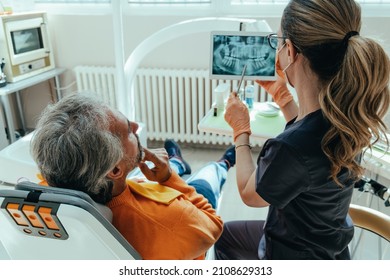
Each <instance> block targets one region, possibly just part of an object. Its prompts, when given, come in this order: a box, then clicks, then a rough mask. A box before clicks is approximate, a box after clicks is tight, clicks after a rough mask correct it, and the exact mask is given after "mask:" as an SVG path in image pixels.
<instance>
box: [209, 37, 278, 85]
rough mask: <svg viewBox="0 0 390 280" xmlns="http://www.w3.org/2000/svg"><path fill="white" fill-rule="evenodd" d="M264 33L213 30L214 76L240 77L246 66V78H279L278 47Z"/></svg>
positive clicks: (211, 68) (214, 77)
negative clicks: (276, 67) (277, 70)
mask: <svg viewBox="0 0 390 280" xmlns="http://www.w3.org/2000/svg"><path fill="white" fill-rule="evenodd" d="M268 34H269V33H263V32H244V31H232V32H228V31H213V32H211V38H210V42H211V48H210V78H211V79H226V80H239V79H240V78H241V75H242V71H243V69H244V66H245V65H246V69H245V78H244V79H246V80H264V81H272V80H276V71H275V57H276V50H275V49H273V48H272V47H271V46H270V45H269V44H268V38H267V35H268Z"/></svg>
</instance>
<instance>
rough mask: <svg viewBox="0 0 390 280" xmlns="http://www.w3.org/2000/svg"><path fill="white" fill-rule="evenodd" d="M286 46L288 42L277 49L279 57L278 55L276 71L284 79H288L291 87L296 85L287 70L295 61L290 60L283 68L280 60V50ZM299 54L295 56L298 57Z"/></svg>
mask: <svg viewBox="0 0 390 280" xmlns="http://www.w3.org/2000/svg"><path fill="white" fill-rule="evenodd" d="M285 46H286V43H284V44H283V46H282V47H281V48H280V49H279V50H278V51H277V57H276V72H277V73H278V75H279V76H280V77H281V78H283V79H284V80H286V82H287V84H289V85H290V86H291V87H294V86H293V85H292V84H291V83H290V81H289V79H288V77H287V73H286V70H287V69H288V68H289V67H290V66H291V65H292V64H293V63H294V61H295V59H294V61H292V62H290V63H289V64H288V65H287V66H286V67H285V68H284V69H281V67H280V62H279V52H280V51H281V50H282V49H283V48H284V47H285ZM297 55H298V54H296V56H295V58H296V57H297Z"/></svg>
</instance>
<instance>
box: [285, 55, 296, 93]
mask: <svg viewBox="0 0 390 280" xmlns="http://www.w3.org/2000/svg"><path fill="white" fill-rule="evenodd" d="M297 55H298V54H297ZM293 63H294V61H292V62H290V63H289V64H288V65H287V66H286V68H284V69H283V70H282V72H283V74H284V77H285V79H286V82H287V84H289V85H290V86H291V87H294V85H292V84H291V83H290V81H289V79H288V77H287V73H286V70H287V69H288V67H290V66H291V65H292V64H293Z"/></svg>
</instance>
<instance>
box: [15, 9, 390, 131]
mask: <svg viewBox="0 0 390 280" xmlns="http://www.w3.org/2000/svg"><path fill="white" fill-rule="evenodd" d="M48 19H49V24H50V33H51V39H52V44H53V47H54V52H55V57H56V65H57V66H58V67H65V68H67V69H68V70H69V71H67V72H66V73H65V74H64V75H62V77H61V83H62V84H61V85H62V87H66V86H70V85H71V84H72V82H74V76H73V73H72V69H73V68H74V67H75V66H77V65H82V64H84V65H105V66H114V64H115V54H114V44H113V40H114V36H113V32H114V30H113V24H112V18H111V16H110V15H91V16H85V15H50V14H49V15H48ZM188 19H190V18H189V17H179V16H164V17H156V16H154V17H152V18H151V17H147V16H125V17H124V20H123V25H124V27H123V29H124V45H125V57H126V58H127V57H128V56H129V55H130V53H131V52H132V50H133V49H134V48H135V47H136V46H137V45H138V44H139V43H140V42H142V40H144V39H145V38H146V37H148V36H150V35H151V34H153V33H154V32H156V31H158V30H160V29H161V28H164V27H166V26H169V25H171V24H174V23H177V22H180V21H183V20H188ZM264 19H266V20H267V21H268V23H269V25H270V26H271V28H272V29H273V30H277V29H278V26H279V21H280V19H279V18H275V17H273V18H264ZM388 26H390V17H387V18H365V19H363V29H362V35H365V36H370V37H376V38H380V39H381V40H382V41H383V46H384V47H385V49H386V50H387V53H389V54H390V32H388V30H387V29H388ZM208 62H209V34H206V33H200V34H196V35H190V36H184V37H181V38H180V39H178V40H174V41H171V42H169V43H166V44H164V45H162V46H161V47H160V48H159V49H158V50H157V51H154V52H152V53H151V54H150V55H149V56H148V57H147V58H146V59H144V61H142V63H141V66H145V67H146V66H147V67H174V68H180V67H182V68H207V67H208ZM49 89H50V87H49V85H47V84H41V85H38V86H35V87H32V88H30V89H26V90H24V91H23V92H22V98H23V103H24V109H25V116H26V124H27V127H30V128H33V127H34V126H35V123H36V119H37V117H38V115H39V113H40V112H41V110H42V108H43V107H45V106H46V104H47V103H48V102H50V100H51V96H52V95H53V94H52V93H51V92H50V90H49ZM75 89H76V87H75V85H74V84H73V86H70V87H68V88H67V89H65V90H64V93H65V94H66V93H69V92H72V91H75Z"/></svg>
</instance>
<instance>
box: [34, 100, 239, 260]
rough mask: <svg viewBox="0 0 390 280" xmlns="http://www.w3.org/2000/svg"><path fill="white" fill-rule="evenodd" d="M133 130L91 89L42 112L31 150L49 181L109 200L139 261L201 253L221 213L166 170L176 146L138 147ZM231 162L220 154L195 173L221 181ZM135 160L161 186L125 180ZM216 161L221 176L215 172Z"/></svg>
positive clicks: (219, 222) (211, 238)
mask: <svg viewBox="0 0 390 280" xmlns="http://www.w3.org/2000/svg"><path fill="white" fill-rule="evenodd" d="M137 128H138V125H137V124H136V123H134V122H130V121H128V120H127V119H126V117H125V116H124V115H122V114H121V113H120V112H118V111H116V110H113V109H110V108H109V107H108V106H107V105H105V104H103V103H102V102H100V101H99V100H96V99H95V98H93V97H92V96H91V95H89V94H74V95H70V96H67V97H65V98H63V99H61V100H60V101H59V102H58V103H56V104H54V105H49V106H48V107H47V108H46V109H45V110H44V112H43V113H42V116H41V118H40V120H39V122H38V125H37V128H36V131H35V134H34V137H33V139H32V146H31V148H32V155H33V157H34V159H35V161H36V162H37V164H38V167H39V169H40V172H41V173H42V176H43V178H44V179H45V180H46V181H47V183H48V185H50V186H53V187H61V188H68V189H75V190H80V191H84V192H86V193H87V194H89V195H90V196H91V197H92V198H93V199H94V200H95V201H96V202H99V203H104V204H107V205H108V206H109V208H110V209H111V210H112V212H113V224H114V226H115V227H116V228H117V229H118V230H119V232H121V233H122V235H123V236H124V237H125V238H126V239H127V240H128V241H129V243H130V244H131V245H133V246H134V248H135V249H136V250H137V251H138V252H139V253H140V254H141V256H142V257H143V258H144V259H203V258H204V257H205V252H206V251H207V250H208V249H209V248H210V247H211V246H212V245H213V244H214V242H215V241H216V240H217V239H218V238H219V236H220V234H221V232H222V220H221V218H220V217H219V216H217V215H216V212H215V210H214V208H213V207H212V206H211V205H210V204H209V203H208V200H207V199H205V197H204V196H202V195H200V194H198V193H197V192H196V191H195V188H193V187H192V186H189V185H188V184H186V182H185V181H183V180H182V179H181V178H180V176H179V175H178V174H177V173H176V172H173V171H172V169H171V168H170V165H169V153H170V156H172V154H173V156H175V157H176V161H177V160H179V161H180V160H182V158H181V153H180V150H179V148H178V147H175V146H173V149H172V145H171V149H168V150H170V152H169V153H167V150H166V149H155V150H149V149H147V148H143V147H142V146H141V144H140V142H139V140H138V137H137V135H136V131H137ZM228 151H230V152H232V150H231V149H230V150H228ZM233 152H234V149H233ZM230 156H232V155H231V154H230ZM233 156H235V152H234V154H233ZM229 160H230V161H229ZM145 161H151V162H153V163H154V167H153V168H149V167H148V166H147V164H146V163H145ZM182 163H183V164H182V166H183V167H184V168H188V164H187V163H186V162H184V160H182ZM234 163H235V160H234V157H227V152H225V154H224V155H223V156H222V158H221V159H220V160H219V161H218V162H214V164H211V165H209V166H206V167H208V168H214V169H213V170H214V172H212V173H210V172H201V173H199V174H200V175H201V174H212V175H213V177H214V178H213V179H212V180H208V178H204V179H205V180H204V181H202V182H204V183H206V184H213V182H215V184H218V185H217V186H210V187H211V188H213V187H218V188H220V187H222V185H223V183H224V178H223V177H224V176H221V174H222V175H226V172H227V170H228V169H229V167H231V166H233V165H234ZM137 166H138V167H140V169H141V171H142V173H143V174H144V175H145V177H146V178H147V179H149V180H150V181H154V182H158V183H160V184H158V183H151V182H148V183H137V182H135V181H131V180H129V179H127V178H126V177H127V175H128V174H129V172H130V171H131V170H133V169H134V168H136V167H137ZM221 167H223V168H222V171H223V172H224V173H225V174H223V172H222V171H221V170H218V168H221ZM221 172H222V173H221ZM215 178H220V179H218V180H215Z"/></svg>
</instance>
